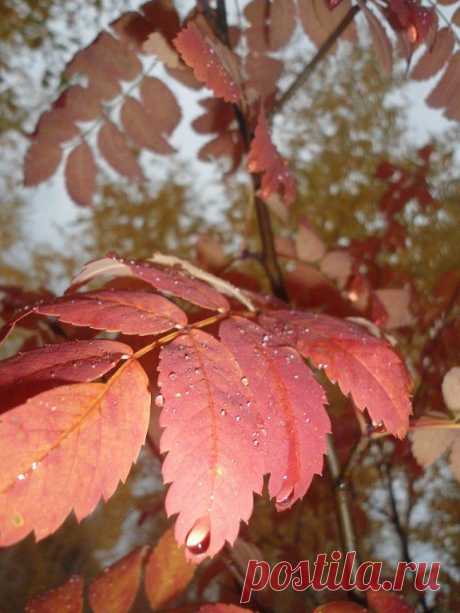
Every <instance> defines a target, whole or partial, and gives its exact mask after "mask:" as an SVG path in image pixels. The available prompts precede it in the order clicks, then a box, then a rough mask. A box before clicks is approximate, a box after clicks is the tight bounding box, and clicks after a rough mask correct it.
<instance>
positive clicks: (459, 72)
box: [426, 51, 460, 109]
mask: <svg viewBox="0 0 460 613" xmlns="http://www.w3.org/2000/svg"><path fill="white" fill-rule="evenodd" d="M459 80H460V51H457V52H456V53H454V55H453V56H452V57H451V58H450V60H449V63H448V64H447V68H446V70H445V71H444V74H443V75H442V77H441V78H440V80H439V81H438V82H437V84H436V86H435V87H434V89H433V90H432V91H431V93H430V95H429V96H428V97H427V99H426V103H427V104H428V106H431V107H433V108H435V109H438V108H442V107H446V106H448V105H449V104H450V102H451V101H452V100H456V99H457V97H456V96H457V95H458V91H459V88H458V83H459Z"/></svg>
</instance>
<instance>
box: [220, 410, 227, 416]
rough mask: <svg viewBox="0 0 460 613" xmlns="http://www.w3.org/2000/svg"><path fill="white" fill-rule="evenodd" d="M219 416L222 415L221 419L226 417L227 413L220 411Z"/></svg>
mask: <svg viewBox="0 0 460 613" xmlns="http://www.w3.org/2000/svg"><path fill="white" fill-rule="evenodd" d="M220 414H221V415H222V417H225V416H226V415H227V411H226V410H225V409H221V410H220Z"/></svg>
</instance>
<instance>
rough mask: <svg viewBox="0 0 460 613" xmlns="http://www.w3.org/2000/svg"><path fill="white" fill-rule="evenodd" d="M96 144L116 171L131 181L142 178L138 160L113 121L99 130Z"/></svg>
mask: <svg viewBox="0 0 460 613" xmlns="http://www.w3.org/2000/svg"><path fill="white" fill-rule="evenodd" d="M97 146H98V148H99V151H100V152H101V154H102V156H103V157H104V158H105V159H106V161H107V162H108V163H109V164H110V166H111V167H112V168H113V169H114V170H115V171H116V172H118V173H119V174H121V175H123V176H125V177H128V179H131V180H132V181H140V180H141V179H142V178H143V176H144V175H143V172H142V169H141V167H140V165H139V162H138V161H137V159H136V156H135V155H134V153H133V152H132V151H131V149H130V148H129V146H128V144H127V142H126V138H125V136H124V134H123V133H122V132H120V130H119V129H118V128H117V127H116V126H115V125H114V124H113V123H111V122H107V123H105V124H104V125H103V126H102V128H101V129H100V130H99V134H98V135H97Z"/></svg>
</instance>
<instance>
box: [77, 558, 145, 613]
mask: <svg viewBox="0 0 460 613" xmlns="http://www.w3.org/2000/svg"><path fill="white" fill-rule="evenodd" d="M146 553H147V548H146V547H140V548H138V549H136V550H135V551H133V552H131V553H129V554H128V555H126V556H125V557H124V558H122V559H121V560H119V561H118V562H116V563H115V564H112V566H109V567H108V568H105V569H104V571H103V572H102V573H101V574H100V575H99V576H98V577H96V579H95V580H94V581H93V582H92V583H91V585H90V586H89V593H88V599H89V604H90V605H91V608H92V610H93V611H94V613H127V612H128V611H129V610H130V609H131V606H132V605H133V603H134V601H135V599H136V595H137V591H138V589H139V583H140V580H141V566H142V561H143V559H144V557H145V555H146Z"/></svg>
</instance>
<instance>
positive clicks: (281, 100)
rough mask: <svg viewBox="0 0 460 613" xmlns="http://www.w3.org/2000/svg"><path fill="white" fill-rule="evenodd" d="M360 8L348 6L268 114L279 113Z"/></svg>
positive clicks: (358, 6) (357, 5) (356, 5)
mask: <svg viewBox="0 0 460 613" xmlns="http://www.w3.org/2000/svg"><path fill="white" fill-rule="evenodd" d="M360 10H361V6H360V5H359V4H355V5H354V6H352V7H351V8H350V10H349V11H348V13H347V14H346V15H345V17H344V18H343V19H342V21H341V22H340V23H339V24H338V26H337V27H336V29H335V30H334V31H333V32H331V34H330V35H329V36H328V37H327V38H326V40H325V41H324V43H323V44H322V45H321V47H320V48H319V49H318V51H317V52H316V54H315V55H314V56H313V58H312V59H311V61H310V62H308V64H307V65H306V66H305V68H304V69H303V70H302V72H301V73H300V74H298V75H297V77H295V79H294V81H293V82H292V83H291V85H289V87H288V88H287V89H286V91H285V92H284V93H283V94H282V95H281V96H280V98H279V99H278V100H277V101H276V102H275V104H274V105H273V107H272V109H271V111H270V116H272V115H275V114H276V113H279V112H280V111H281V110H282V108H283V107H284V105H285V104H286V103H287V102H289V100H290V99H291V98H293V97H294V96H295V94H296V93H297V92H298V90H299V89H300V88H301V87H303V86H304V85H305V83H306V82H307V81H308V79H309V78H310V75H311V74H312V72H313V71H314V69H315V68H316V66H317V65H318V64H319V63H320V62H321V61H322V60H323V59H324V58H325V57H326V55H327V54H328V52H329V51H330V50H331V48H332V47H333V46H334V45H335V43H336V42H337V40H338V38H339V37H340V36H341V34H343V32H344V31H345V30H346V29H347V28H348V26H349V25H350V24H351V23H352V21H353V20H354V18H355V17H356V15H357V14H358V13H359V11H360Z"/></svg>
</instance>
